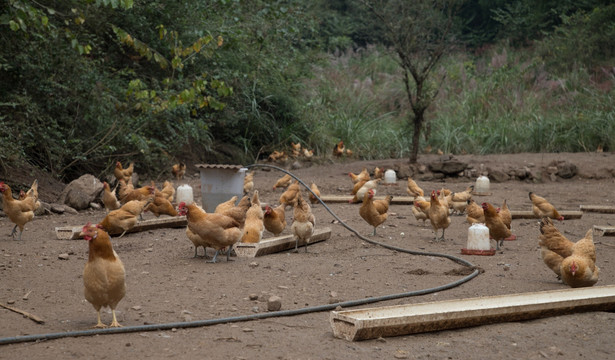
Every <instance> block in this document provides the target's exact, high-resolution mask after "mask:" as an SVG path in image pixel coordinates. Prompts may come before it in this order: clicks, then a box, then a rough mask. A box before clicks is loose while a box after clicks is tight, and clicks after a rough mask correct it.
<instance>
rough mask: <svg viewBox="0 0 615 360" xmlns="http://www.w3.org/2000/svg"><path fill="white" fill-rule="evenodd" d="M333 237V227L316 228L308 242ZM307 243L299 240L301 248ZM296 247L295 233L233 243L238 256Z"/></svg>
mask: <svg viewBox="0 0 615 360" xmlns="http://www.w3.org/2000/svg"><path fill="white" fill-rule="evenodd" d="M330 237H331V229H330V228H324V229H316V230H314V234H313V235H312V237H311V238H310V242H309V244H308V246H309V245H312V244H314V243H317V242H320V241H324V240H327V239H329V238H330ZM304 245H305V241H302V240H299V250H301V251H303V249H301V247H302V246H304ZM294 248H295V239H294V237H293V235H284V236H277V237H274V238H270V239H264V240H261V242H259V243H256V244H249V243H236V244H235V245H233V249H235V253H236V254H237V256H238V257H256V256H263V255H267V254H273V253H276V252H280V251H285V250H290V249H294Z"/></svg>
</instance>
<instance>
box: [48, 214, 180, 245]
mask: <svg viewBox="0 0 615 360" xmlns="http://www.w3.org/2000/svg"><path fill="white" fill-rule="evenodd" d="M186 225H188V220H186V217H185V216H172V217H163V218H156V219H148V220H143V221H139V222H138V223H137V225H135V226H134V227H133V228H132V229H130V230H128V231H126V233H135V232H141V231H147V230H152V229H160V228H177V227H182V226H186ZM81 229H83V225H81V226H61V227H56V236H57V238H58V239H59V240H75V239H79V233H80V232H81ZM120 234H121V233H117V234H114V233H111V234H110V235H120Z"/></svg>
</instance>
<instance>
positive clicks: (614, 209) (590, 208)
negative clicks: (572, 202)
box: [579, 205, 615, 214]
mask: <svg viewBox="0 0 615 360" xmlns="http://www.w3.org/2000/svg"><path fill="white" fill-rule="evenodd" d="M579 208H580V209H581V211H583V212H597V213H603V214H615V206H609V205H579Z"/></svg>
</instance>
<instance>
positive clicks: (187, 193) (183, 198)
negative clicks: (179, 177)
mask: <svg viewBox="0 0 615 360" xmlns="http://www.w3.org/2000/svg"><path fill="white" fill-rule="evenodd" d="M175 199H176V201H177V203H178V204H179V203H180V202H184V203H186V205H190V204H192V203H193V202H194V196H193V194H192V186H190V185H188V184H184V185H180V186H178V187H177V191H176V195H175Z"/></svg>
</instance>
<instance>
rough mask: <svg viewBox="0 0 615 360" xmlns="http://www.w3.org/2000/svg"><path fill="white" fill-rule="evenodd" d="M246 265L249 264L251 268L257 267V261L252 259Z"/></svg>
mask: <svg viewBox="0 0 615 360" xmlns="http://www.w3.org/2000/svg"><path fill="white" fill-rule="evenodd" d="M248 266H250V267H251V268H255V267H258V263H257V262H256V261H252V262H251V263H250V265H248Z"/></svg>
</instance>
